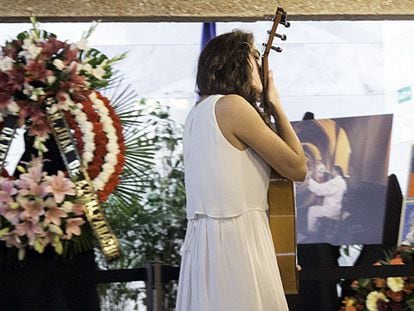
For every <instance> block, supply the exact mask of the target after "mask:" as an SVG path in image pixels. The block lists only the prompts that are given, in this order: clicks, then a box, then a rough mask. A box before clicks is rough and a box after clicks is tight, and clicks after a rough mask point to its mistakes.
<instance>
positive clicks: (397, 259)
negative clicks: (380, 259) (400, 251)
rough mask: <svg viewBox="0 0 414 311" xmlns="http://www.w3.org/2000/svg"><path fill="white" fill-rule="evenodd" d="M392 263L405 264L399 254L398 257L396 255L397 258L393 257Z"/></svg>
mask: <svg viewBox="0 0 414 311" xmlns="http://www.w3.org/2000/svg"><path fill="white" fill-rule="evenodd" d="M390 264H392V265H403V264H404V262H403V260H402V258H401V257H399V256H398V257H395V258H393V259H391V260H390Z"/></svg>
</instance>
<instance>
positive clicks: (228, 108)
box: [216, 94, 256, 117]
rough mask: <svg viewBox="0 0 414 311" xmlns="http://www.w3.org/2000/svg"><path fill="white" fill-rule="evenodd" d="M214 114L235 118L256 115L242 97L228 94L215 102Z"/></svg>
mask: <svg viewBox="0 0 414 311" xmlns="http://www.w3.org/2000/svg"><path fill="white" fill-rule="evenodd" d="M216 113H217V114H224V115H230V116H233V117H236V116H242V115H245V114H251V113H256V111H255V109H254V108H253V106H252V105H251V104H250V103H249V102H248V101H247V100H246V99H244V98H243V97H242V96H240V95H237V94H228V95H224V96H222V97H220V99H218V100H217V103H216Z"/></svg>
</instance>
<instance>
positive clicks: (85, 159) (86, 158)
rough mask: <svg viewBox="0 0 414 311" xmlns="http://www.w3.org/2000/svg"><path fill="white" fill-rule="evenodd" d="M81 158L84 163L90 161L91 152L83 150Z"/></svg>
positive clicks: (91, 157)
mask: <svg viewBox="0 0 414 311" xmlns="http://www.w3.org/2000/svg"><path fill="white" fill-rule="evenodd" d="M82 159H83V162H84V163H88V162H90V161H92V159H93V153H91V152H87V151H85V152H83V153H82Z"/></svg>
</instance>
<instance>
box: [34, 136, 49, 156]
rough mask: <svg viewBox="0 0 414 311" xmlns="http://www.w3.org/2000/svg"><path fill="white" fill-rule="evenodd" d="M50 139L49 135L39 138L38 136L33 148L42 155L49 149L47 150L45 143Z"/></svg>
mask: <svg viewBox="0 0 414 311" xmlns="http://www.w3.org/2000/svg"><path fill="white" fill-rule="evenodd" d="M48 138H49V135H45V136H39V135H36V136H35V141H34V143H33V147H34V148H35V149H36V150H39V152H40V153H43V152H46V151H47V150H48V149H47V148H46V146H45V144H44V142H45V141H46V140H47V139H48Z"/></svg>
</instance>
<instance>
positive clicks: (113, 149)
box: [106, 143, 119, 154]
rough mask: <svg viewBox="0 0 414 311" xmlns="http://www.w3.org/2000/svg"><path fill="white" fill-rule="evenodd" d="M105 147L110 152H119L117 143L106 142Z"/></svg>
mask: <svg viewBox="0 0 414 311" xmlns="http://www.w3.org/2000/svg"><path fill="white" fill-rule="evenodd" d="M106 149H107V150H108V151H109V152H111V153H115V154H118V153H119V146H118V144H114V143H108V144H106Z"/></svg>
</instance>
